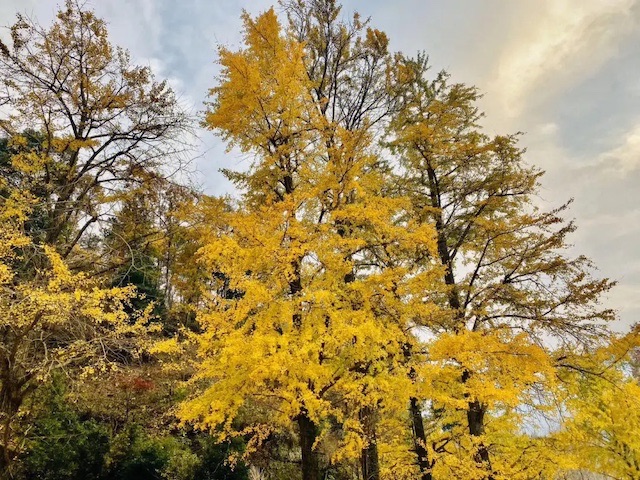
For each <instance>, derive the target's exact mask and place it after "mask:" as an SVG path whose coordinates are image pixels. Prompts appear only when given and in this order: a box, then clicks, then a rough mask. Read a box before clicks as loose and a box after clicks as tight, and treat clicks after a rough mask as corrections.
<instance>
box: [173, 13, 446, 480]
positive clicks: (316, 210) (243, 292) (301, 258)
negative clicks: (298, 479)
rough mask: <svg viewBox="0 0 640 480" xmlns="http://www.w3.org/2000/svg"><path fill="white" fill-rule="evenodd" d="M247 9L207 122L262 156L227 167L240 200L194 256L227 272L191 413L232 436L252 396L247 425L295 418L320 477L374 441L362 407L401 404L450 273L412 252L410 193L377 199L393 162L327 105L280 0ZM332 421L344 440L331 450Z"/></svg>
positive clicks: (417, 247)
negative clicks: (434, 292)
mask: <svg viewBox="0 0 640 480" xmlns="http://www.w3.org/2000/svg"><path fill="white" fill-rule="evenodd" d="M243 19H244V25H245V26H244V39H245V48H243V49H241V50H240V51H237V52H231V51H228V50H226V49H222V50H221V51H220V63H221V65H222V74H221V83H220V85H219V86H218V87H215V88H214V89H213V90H212V92H211V93H212V95H213V101H212V103H211V107H210V110H209V112H208V113H207V117H206V125H207V126H209V127H210V128H212V129H215V130H216V131H218V132H219V133H220V134H221V135H222V136H223V138H225V139H226V140H227V141H228V142H229V145H230V146H238V147H240V148H241V149H242V150H244V151H245V152H250V153H252V154H253V155H255V157H254V161H253V164H252V166H251V168H250V169H249V171H248V172H245V173H241V172H226V173H227V176H228V177H229V178H230V179H231V180H233V181H234V182H235V183H236V185H237V186H238V187H239V188H240V189H241V191H242V192H243V196H242V198H241V199H240V200H238V201H237V202H235V204H234V202H231V201H226V202H224V201H219V200H218V201H211V202H208V206H206V207H205V210H207V211H208V212H209V213H208V215H205V218H207V219H208V223H209V225H210V228H209V231H208V232H207V233H206V234H205V236H204V239H203V241H204V247H203V248H202V249H201V251H200V255H199V261H200V262H202V264H203V265H206V266H207V268H208V269H209V270H210V271H212V272H216V277H215V278H218V279H219V283H218V288H214V289H213V291H211V292H210V296H209V300H208V305H207V308H205V309H204V310H203V311H201V312H200V314H199V316H198V319H199V324H200V326H201V329H202V333H200V334H198V335H195V336H194V339H195V341H196V342H197V344H198V345H199V356H200V362H199V366H198V374H197V375H196V377H195V378H196V380H197V381H199V383H200V384H201V385H202V384H204V385H206V387H205V388H204V389H203V390H202V391H201V392H199V393H198V394H197V395H196V396H195V397H194V398H193V399H192V400H190V401H188V402H186V403H185V404H184V405H183V407H182V408H181V410H180V416H181V417H182V418H183V419H185V420H188V421H191V422H193V423H195V424H196V425H199V426H201V427H204V428H209V429H211V430H213V431H218V432H219V433H220V434H221V435H222V436H228V435H230V434H234V433H236V434H237V423H236V422H237V421H238V419H239V418H241V417H242V413H243V410H245V409H246V408H247V407H248V406H250V405H253V406H256V405H257V407H256V408H257V409H258V410H262V411H264V412H266V413H265V416H263V417H259V418H253V419H251V420H250V421H249V422H247V424H246V425H245V426H244V429H243V430H241V431H242V432H243V433H245V434H248V433H251V434H252V435H253V439H254V441H255V442H259V441H260V440H261V439H264V438H265V437H266V436H268V435H269V433H270V432H271V431H273V430H274V429H276V430H277V429H288V428H291V426H292V425H295V426H297V432H298V436H299V440H300V449H301V458H302V476H303V478H304V479H305V480H306V479H309V480H315V479H318V478H320V475H321V469H322V468H323V465H326V464H327V463H331V462H335V461H339V460H341V459H342V460H349V459H359V458H360V456H361V454H362V451H363V449H365V447H366V446H367V445H368V444H371V443H375V442H377V438H376V437H375V436H374V435H373V434H372V430H371V429H370V428H368V426H370V425H371V421H372V417H371V415H372V414H373V413H371V414H363V412H376V415H386V414H389V415H390V413H385V412H394V411H400V412H406V406H407V404H408V400H409V396H410V395H411V392H412V389H413V384H412V382H411V379H410V375H409V370H410V368H409V365H408V362H407V359H406V355H405V352H406V350H407V349H411V344H412V343H415V342H416V339H415V337H413V336H412V335H410V334H408V333H407V331H408V330H410V326H411V325H414V324H415V322H416V319H417V318H423V319H424V318H429V316H430V315H432V314H434V312H435V311H436V307H435V305H434V304H433V303H432V302H429V301H426V300H425V298H424V297H425V296H424V294H423V288H424V287H425V286H426V285H429V284H432V283H434V281H435V279H436V278H437V277H438V274H439V273H438V269H437V268H433V269H425V268H423V267H422V266H421V265H418V264H416V263H415V262H414V261H413V260H414V259H415V258H420V257H423V256H424V257H430V256H433V253H434V252H435V243H434V238H435V237H434V231H433V228H432V227H431V226H430V225H427V224H421V223H419V222H415V221H412V220H411V218H410V217H409V215H408V213H409V210H408V209H409V207H410V204H409V203H407V202H406V201H404V200H403V199H399V198H392V197H387V196H380V195H379V192H380V191H381V189H383V188H385V182H386V181H387V178H386V171H385V169H381V168H377V167H379V165H380V160H379V158H378V157H377V156H376V155H375V154H374V153H372V152H373V149H372V148H371V136H370V134H369V133H368V132H367V130H366V129H365V128H355V127H354V128H350V129H348V128H345V127H344V126H341V125H340V124H339V123H337V122H332V121H330V120H329V119H327V117H326V116H325V115H323V108H324V104H323V101H322V99H320V98H318V97H317V91H315V90H314V83H313V81H312V79H310V78H309V75H308V73H307V70H306V66H305V63H304V54H305V53H304V52H305V51H304V45H303V44H301V43H299V42H298V41H297V40H296V39H294V38H291V37H287V36H286V35H285V32H284V31H283V29H282V27H281V26H280V24H279V22H278V20H277V18H276V15H275V13H274V12H273V10H269V11H268V12H266V13H264V14H262V15H260V16H259V17H257V18H256V19H252V18H251V17H250V16H249V15H248V14H245V15H244V16H243ZM314 92H315V93H314ZM365 120H366V119H365ZM366 123H367V122H366V121H365V122H364V124H365V125H366ZM328 132H330V136H328ZM414 350H416V351H417V350H419V348H417V347H416V348H415V349H414ZM335 423H337V424H339V425H340V426H341V429H340V431H339V432H337V433H338V435H339V437H340V438H338V441H337V447H335V448H334V449H333V450H332V451H330V452H328V451H326V449H325V451H324V453H325V454H326V456H327V457H328V458H324V459H323V458H320V454H319V452H320V451H321V445H322V444H323V440H325V439H326V438H327V437H328V436H330V435H332V434H333V435H335V432H332V428H331V425H332V424H335ZM334 445H335V442H334ZM373 470H374V471H376V472H378V473H377V474H379V471H378V469H377V467H375V466H374V467H373ZM369 478H372V477H369Z"/></svg>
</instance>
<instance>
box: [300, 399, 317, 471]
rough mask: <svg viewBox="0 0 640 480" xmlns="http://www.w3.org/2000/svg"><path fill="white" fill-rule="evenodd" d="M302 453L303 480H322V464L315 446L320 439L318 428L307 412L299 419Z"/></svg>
mask: <svg viewBox="0 0 640 480" xmlns="http://www.w3.org/2000/svg"><path fill="white" fill-rule="evenodd" d="M297 421H298V428H299V430H300V450H301V451H302V480H320V463H319V461H318V453H317V452H316V451H315V450H314V449H313V444H314V443H315V441H316V438H317V437H318V426H317V425H316V424H315V423H314V422H313V421H312V420H311V419H310V418H309V416H308V414H307V412H306V410H303V411H302V412H301V413H300V414H299V415H298V417H297Z"/></svg>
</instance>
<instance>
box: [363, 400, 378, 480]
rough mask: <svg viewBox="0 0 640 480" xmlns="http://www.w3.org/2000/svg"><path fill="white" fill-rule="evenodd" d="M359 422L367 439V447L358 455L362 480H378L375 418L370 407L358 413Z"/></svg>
mask: <svg viewBox="0 0 640 480" xmlns="http://www.w3.org/2000/svg"><path fill="white" fill-rule="evenodd" d="M360 421H361V423H362V426H363V428H364V432H365V435H366V437H367V446H366V447H365V448H364V449H363V450H362V452H361V454H360V466H361V468H362V480H380V460H379V457H378V439H377V438H376V418H375V412H374V410H373V409H372V408H371V407H365V408H363V409H362V411H361V412H360Z"/></svg>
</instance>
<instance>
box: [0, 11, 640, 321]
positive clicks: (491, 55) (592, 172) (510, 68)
mask: <svg viewBox="0 0 640 480" xmlns="http://www.w3.org/2000/svg"><path fill="white" fill-rule="evenodd" d="M88 3H89V4H90V5H93V7H94V8H95V10H96V12H97V13H98V15H99V16H100V17H102V18H104V19H105V20H106V21H107V22H108V24H109V31H110V35H111V39H112V42H113V43H115V44H117V45H120V46H122V47H125V48H127V49H129V50H130V52H131V54H132V57H133V59H134V61H135V62H136V63H139V64H145V65H150V66H151V67H152V68H153V69H154V71H155V72H156V74H157V75H158V76H159V77H165V78H169V79H170V81H171V84H172V85H173V87H174V89H175V90H176V91H177V92H179V95H180V97H181V99H182V101H183V102H184V103H185V104H186V105H189V107H190V108H191V109H192V110H193V112H194V113H197V112H199V111H200V110H202V108H203V107H202V102H203V100H204V99H205V96H206V93H207V90H208V89H209V88H211V87H212V86H213V85H214V82H215V74H216V66H215V52H216V45H219V44H223V45H226V46H229V47H234V46H239V45H240V33H239V32H240V28H241V22H240V18H239V17H240V13H241V10H242V9H243V8H244V9H246V10H248V11H249V12H251V13H253V14H257V13H259V12H261V11H263V10H265V9H267V8H268V7H269V6H271V5H272V4H273V3H275V2H274V1H268V0H253V1H249V0H180V1H178V0H92V1H89V2H88ZM343 3H344V13H345V14H351V13H352V12H353V11H355V10H357V11H359V12H360V13H361V15H362V16H364V17H369V16H370V17H371V20H372V25H373V26H375V27H377V28H379V29H381V30H384V31H385V32H387V34H388V35H389V37H390V39H391V47H392V49H394V50H401V51H403V52H404V53H407V54H413V53H416V52H417V51H425V52H427V53H428V54H429V56H430V59H431V64H432V66H433V68H434V70H440V69H446V70H448V71H449V72H450V73H451V74H452V75H453V80H454V81H459V82H464V83H468V84H475V85H477V86H478V87H479V88H480V89H481V91H482V92H484V98H483V99H482V103H481V107H482V109H483V110H484V111H485V112H486V114H487V116H486V119H485V128H486V130H487V133H489V134H495V133H509V132H516V131H522V132H525V134H526V135H525V136H524V137H523V140H522V144H523V146H525V147H526V148H527V154H526V158H527V160H528V161H529V162H530V163H532V164H535V165H538V166H540V167H542V168H543V169H545V170H546V171H547V174H546V175H545V178H544V180H543V190H542V201H543V202H545V203H546V204H547V205H549V206H554V205H556V206H557V205H558V204H560V203H562V202H564V201H565V200H567V199H568V198H570V197H575V202H574V204H573V207H572V211H571V214H572V215H573V216H574V217H575V219H576V221H577V224H578V226H579V230H578V232H577V233H576V234H575V235H574V245H575V247H574V248H575V250H576V252H579V253H584V254H586V255H588V256H590V257H591V258H592V259H593V260H594V262H595V263H596V265H597V266H598V267H599V269H600V273H601V274H602V275H604V276H608V277H610V278H613V279H616V280H618V281H619V286H618V287H617V288H616V289H615V291H614V292H613V293H612V294H611V295H610V297H609V299H608V303H609V304H611V305H612V306H614V307H615V308H617V309H618V310H619V313H620V317H621V319H622V324H623V325H630V324H632V323H635V322H638V321H640V246H639V245H638V244H639V242H640V0H518V1H517V2H516V1H511V0H482V1H479V0H397V1H395V2H389V1H388V0H367V1H364V0H345V1H344V2H343ZM55 10H56V2H54V1H51V0H2V2H1V3H0V24H1V25H9V24H11V23H12V22H13V20H14V16H15V13H16V12H18V11H20V12H23V13H27V14H28V15H30V16H32V17H36V18H37V19H38V20H39V21H40V23H41V24H43V25H46V24H48V23H49V22H50V21H51V19H52V17H53V15H54V12H55ZM238 161H239V159H238V157H237V156H235V155H233V154H225V152H224V146H223V145H221V144H220V142H219V141H218V140H217V139H216V138H215V137H214V136H213V135H212V134H210V133H207V132H204V133H203V135H202V139H201V145H200V156H199V158H198V160H197V162H196V167H197V169H198V172H199V174H198V175H199V177H198V178H199V183H200V184H201V185H202V187H203V189H204V190H205V191H206V192H207V193H211V194H219V193H224V192H226V191H228V190H229V188H230V187H229V185H227V184H226V182H225V181H224V179H222V177H221V176H220V175H219V174H218V173H217V170H218V169H219V168H221V167H225V166H231V165H236V164H237V162H238ZM621 328H622V327H621Z"/></svg>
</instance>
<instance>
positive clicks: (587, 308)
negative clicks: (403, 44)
mask: <svg viewBox="0 0 640 480" xmlns="http://www.w3.org/2000/svg"><path fill="white" fill-rule="evenodd" d="M427 70H428V69H427V64H426V59H425V58H424V57H422V56H419V57H418V58H416V59H407V60H406V61H405V62H404V64H403V67H402V75H404V76H406V77H405V78H406V81H405V83H404V85H405V87H406V91H405V99H406V104H405V105H404V107H403V108H402V109H400V110H399V111H398V113H397V114H396V115H395V116H394V119H393V120H392V122H391V125H390V129H389V139H388V145H389V147H390V148H391V150H392V152H393V153H394V154H397V155H398V156H399V162H400V166H401V167H400V168H401V176H399V177H398V190H399V194H400V195H408V196H409V197H410V199H411V202H412V205H413V215H414V218H415V219H416V221H419V222H426V223H428V224H433V225H434V226H435V229H436V231H437V250H438V258H439V261H440V263H441V264H442V265H443V266H444V267H445V270H444V275H443V277H442V282H443V283H444V285H445V288H446V290H447V299H446V302H445V304H444V306H445V307H446V308H447V309H448V311H449V320H448V321H447V322H444V323H440V324H438V325H437V328H436V329H435V330H434V331H432V335H433V336H434V340H433V342H431V344H430V346H429V350H430V353H429V364H428V365H425V372H424V376H425V377H424V381H425V385H427V386H429V387H430V388H428V389H427V390H425V393H424V396H423V399H424V400H429V401H433V399H434V396H435V397H437V398H438V401H437V402H434V405H435V407H436V410H437V411H438V412H439V414H440V415H441V417H442V422H444V424H448V425H455V428H452V429H451V428H449V429H448V432H445V433H444V434H439V436H440V437H444V438H445V439H447V440H444V441H441V442H440V441H438V442H432V441H429V439H428V438H427V436H426V435H425V436H424V437H423V438H421V439H420V441H421V443H422V444H424V445H425V448H426V447H427V446H430V449H431V450H432V451H431V455H432V456H445V457H447V456H448V455H449V453H454V452H455V455H458V453H457V451H456V448H457V449H458V451H467V452H468V454H467V458H468V459H469V460H472V462H471V464H469V465H468V466H466V467H463V466H461V465H462V464H460V461H459V460H456V463H455V467H454V470H453V472H452V473H455V471H460V469H461V468H464V469H466V470H468V471H469V472H470V473H468V475H469V476H470V477H469V478H476V476H477V478H497V476H499V475H503V476H504V475H506V476H508V477H509V478H520V477H519V476H518V475H524V477H523V478H528V477H526V476H527V475H529V473H527V472H526V471H522V468H521V466H522V465H521V462H520V461H514V459H509V458H501V456H502V452H503V451H506V450H509V448H503V446H504V445H508V441H507V440H506V437H505V434H506V433H507V432H506V430H505V429H506V428H507V424H505V423H504V420H505V419H506V418H507V417H506V414H507V413H508V412H510V411H511V412H513V411H514V409H516V407H518V406H519V405H522V404H528V405H534V404H535V403H536V402H535V400H534V397H535V396H536V395H537V393H538V392H539V391H540V390H543V391H547V392H548V391H552V390H553V388H554V383H555V378H556V373H555V372H556V369H557V368H559V367H560V364H559V363H558V362H557V360H556V359H557V358H559V357H561V356H562V353H556V352H554V348H552V347H557V346H560V347H562V348H565V347H566V348H569V347H570V346H575V345H576V344H579V345H583V346H587V345H593V344H597V343H598V342H600V341H601V339H606V338H607V335H605V334H606V331H607V330H606V328H607V327H606V324H607V322H609V321H611V320H613V319H614V318H615V314H614V312H612V311H611V310H609V309H606V308H602V307H601V306H600V305H599V299H600V298H601V296H602V295H603V294H604V293H606V292H607V291H608V290H609V289H610V288H611V287H612V286H613V282H611V281H609V280H607V279H598V278H594V277H592V275H591V272H592V265H591V263H590V261H589V260H588V259H587V258H586V257H584V256H577V257H571V256H570V255H569V254H568V247H569V245H568V242H567V237H568V235H570V234H571V233H572V232H573V231H574V230H575V225H574V224H573V223H572V222H565V221H564V220H563V218H562V215H563V214H564V213H565V212H566V209H567V205H563V206H561V207H559V208H557V209H555V210H552V211H550V212H545V211H541V210H539V209H538V208H537V207H536V205H535V198H536V195H537V193H538V190H539V178H540V176H541V175H542V172H540V171H538V170H537V169H535V168H533V167H530V166H528V165H527V164H526V163H525V162H524V160H523V158H522V154H523V151H522V150H521V149H520V148H519V147H518V145H517V140H518V137H517V136H514V135H510V136H496V137H493V138H490V137H489V136H487V135H486V134H484V133H482V131H481V130H480V127H479V121H480V118H481V114H480V112H479V111H478V108H477V106H476V102H477V99H478V92H477V90H476V89H475V88H473V87H468V86H465V85H463V84H451V83H449V78H448V75H446V74H445V73H441V74H439V75H437V76H436V78H435V79H433V80H430V79H429V78H428V76H427ZM434 382H435V383H434ZM434 388H435V389H436V391H434ZM437 389H440V390H441V391H440V392H438V391H437ZM421 418H422V415H420V416H419V419H421ZM521 421H522V419H521V418H519V416H518V415H516V416H515V417H514V418H513V423H512V425H511V426H510V427H509V428H510V429H511V430H512V431H513V432H514V441H515V438H516V437H518V435H519V434H518V431H519V426H518V425H519V424H520V423H521ZM461 425H465V426H464V429H463V430H459V429H460V428H461ZM441 428H442V423H441V424H440V427H435V431H436V432H437V430H438V429H441ZM463 431H464V435H458V436H457V434H458V433H461V432H463ZM454 440H455V441H454ZM505 442H507V443H506V444H505ZM445 444H448V446H445ZM454 444H456V445H457V446H456V447H454V446H453V445H454ZM435 445H440V446H441V447H440V448H439V451H438V452H436V451H434V450H433V448H434V446H435ZM436 450H438V449H437V448H436ZM492 457H493V458H492ZM445 461H446V460H445ZM463 463H464V462H463ZM531 467H532V468H533V469H536V468H538V466H537V465H536V464H535V463H532V464H531ZM422 470H423V478H425V479H426V478H430V474H431V473H430V471H428V470H427V469H425V468H423V469H422ZM437 470H438V468H437V467H436V471H437ZM474 471H475V473H474ZM442 474H446V473H442Z"/></svg>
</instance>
